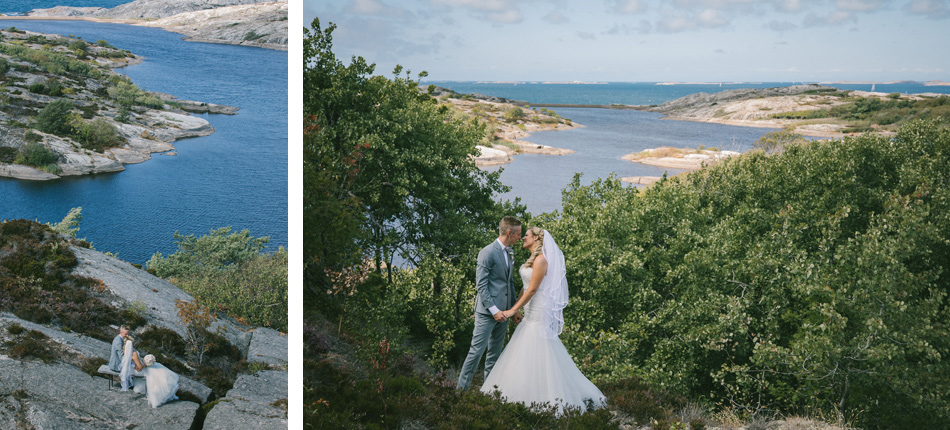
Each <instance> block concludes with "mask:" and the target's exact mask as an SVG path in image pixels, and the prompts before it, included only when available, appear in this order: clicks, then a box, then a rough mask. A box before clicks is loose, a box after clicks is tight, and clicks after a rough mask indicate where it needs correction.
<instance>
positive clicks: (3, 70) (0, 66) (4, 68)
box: [0, 58, 10, 78]
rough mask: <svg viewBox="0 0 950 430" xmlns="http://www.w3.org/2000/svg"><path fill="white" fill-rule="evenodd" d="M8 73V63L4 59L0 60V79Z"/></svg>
mask: <svg viewBox="0 0 950 430" xmlns="http://www.w3.org/2000/svg"><path fill="white" fill-rule="evenodd" d="M8 71H10V62H9V61H7V59H6V58H0V78H4V77H5V76H4V75H6V74H7V72H8Z"/></svg>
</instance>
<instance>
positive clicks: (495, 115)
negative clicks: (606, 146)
mask: <svg viewBox="0 0 950 430" xmlns="http://www.w3.org/2000/svg"><path fill="white" fill-rule="evenodd" d="M424 90H425V91H426V92H427V93H428V94H429V95H431V96H432V97H435V98H436V99H437V100H438V101H439V103H441V104H443V105H445V106H447V107H450V108H451V109H453V110H455V111H456V112H458V113H459V115H465V116H468V117H472V118H476V119H477V120H478V121H479V122H481V123H482V124H485V127H486V130H487V133H486V135H485V137H484V138H483V139H482V143H481V145H478V150H479V153H480V155H479V156H478V157H475V164H476V165H478V166H482V167H484V166H494V165H498V164H506V163H510V162H511V161H512V158H511V157H512V156H515V155H518V154H544V155H567V154H573V153H574V151H572V150H570V149H562V148H554V147H550V146H546V145H539V144H536V143H531V142H528V141H526V140H522V139H524V138H526V137H529V136H531V133H533V132H536V131H548V130H570V129H573V128H577V127H583V126H582V125H580V124H575V123H574V122H572V121H571V120H569V119H566V118H562V117H561V116H559V115H558V114H557V113H555V112H554V111H552V110H550V109H547V108H539V109H531V108H530V106H529V105H528V104H527V103H525V102H521V101H517V100H509V99H505V98H502V97H494V96H486V95H482V94H459V93H457V92H455V91H452V90H450V89H448V88H441V87H436V86H434V85H431V86H429V87H428V88H424Z"/></svg>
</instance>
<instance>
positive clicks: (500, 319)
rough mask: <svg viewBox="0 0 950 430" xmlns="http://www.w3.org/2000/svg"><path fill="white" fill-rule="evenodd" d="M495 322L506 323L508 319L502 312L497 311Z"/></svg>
mask: <svg viewBox="0 0 950 430" xmlns="http://www.w3.org/2000/svg"><path fill="white" fill-rule="evenodd" d="M495 321H498V322H505V321H508V317H506V316H505V313H504V312H503V311H498V312H496V313H495Z"/></svg>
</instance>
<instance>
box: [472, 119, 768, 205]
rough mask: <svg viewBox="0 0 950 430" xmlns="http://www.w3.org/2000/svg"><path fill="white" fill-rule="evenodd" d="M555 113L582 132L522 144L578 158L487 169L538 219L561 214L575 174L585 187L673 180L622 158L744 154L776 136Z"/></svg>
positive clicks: (520, 161)
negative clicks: (662, 153) (706, 151)
mask: <svg viewBox="0 0 950 430" xmlns="http://www.w3.org/2000/svg"><path fill="white" fill-rule="evenodd" d="M556 111H557V112H558V114H560V115H561V116H564V117H566V118H571V119H572V120H573V121H575V122H576V123H578V124H583V125H584V127H581V128H576V129H572V130H558V131H544V132H538V133H534V134H532V135H531V136H530V137H527V138H525V139H523V140H527V141H529V142H533V143H538V144H542V145H549V146H553V147H555V148H565V149H572V150H574V151H576V153H574V154H568V155H562V156H552V155H537V154H521V155H516V156H514V157H513V160H514V161H512V162H511V163H508V164H505V165H502V166H493V167H487V168H485V170H488V171H495V170H498V169H499V168H501V169H504V170H503V171H502V174H501V180H502V182H503V183H505V184H506V185H509V186H511V187H512V189H511V191H510V192H508V193H506V194H503V195H502V196H501V197H502V198H503V199H507V200H513V199H514V198H515V197H520V198H521V200H522V202H523V203H524V204H525V205H527V207H528V211H529V212H531V213H535V214H537V213H541V212H550V211H553V210H560V209H561V207H562V206H561V190H562V189H563V188H564V187H566V186H567V185H568V184H569V183H570V181H571V179H573V177H574V174H575V173H576V172H581V173H583V174H584V176H583V177H582V179H581V183H583V184H585V185H586V184H590V183H591V182H593V181H594V180H595V179H598V178H606V177H608V176H609V175H610V174H616V175H617V176H618V177H621V178H622V177H625V176H662V175H663V174H664V173H666V174H667V175H670V176H672V175H676V174H678V173H680V172H682V170H678V169H668V168H664V167H656V166H648V165H646V164H640V163H633V162H630V161H626V160H623V159H621V157H623V156H624V155H627V154H630V153H634V152H640V151H643V150H644V149H651V148H657V147H661V146H672V147H678V148H682V147H689V148H699V147H700V145H705V146H706V147H707V148H712V147H718V148H719V149H721V150H730V151H736V152H743V151H747V150H749V149H750V148H752V143H753V142H755V141H756V139H758V138H759V137H761V136H762V135H763V134H765V133H768V132H769V131H774V130H773V129H768V128H752V127H735V126H728V125H721V124H710V123H698V122H687V121H670V120H663V119H660V117H661V116H662V115H661V114H658V113H653V112H641V111H635V110H614V109H583V108H560V109H557V110H556ZM631 186H637V185H631Z"/></svg>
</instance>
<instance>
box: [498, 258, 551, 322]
mask: <svg viewBox="0 0 950 430" xmlns="http://www.w3.org/2000/svg"><path fill="white" fill-rule="evenodd" d="M531 269H532V270H531V281H529V282H528V288H527V290H522V291H521V297H519V298H518V302H517V303H515V305H514V306H512V307H511V309H509V310H507V311H505V317H507V318H511V316H512V315H514V314H516V313H518V310H519V309H521V307H522V306H524V305H526V304H528V302H529V301H531V298H532V297H534V294H535V293H537V292H538V287H540V286H541V280H542V279H544V275H545V274H546V273H547V272H548V261H547V260H545V259H544V254H542V255H539V256H537V257H536V258H535V259H534V263H532V264H531Z"/></svg>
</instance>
